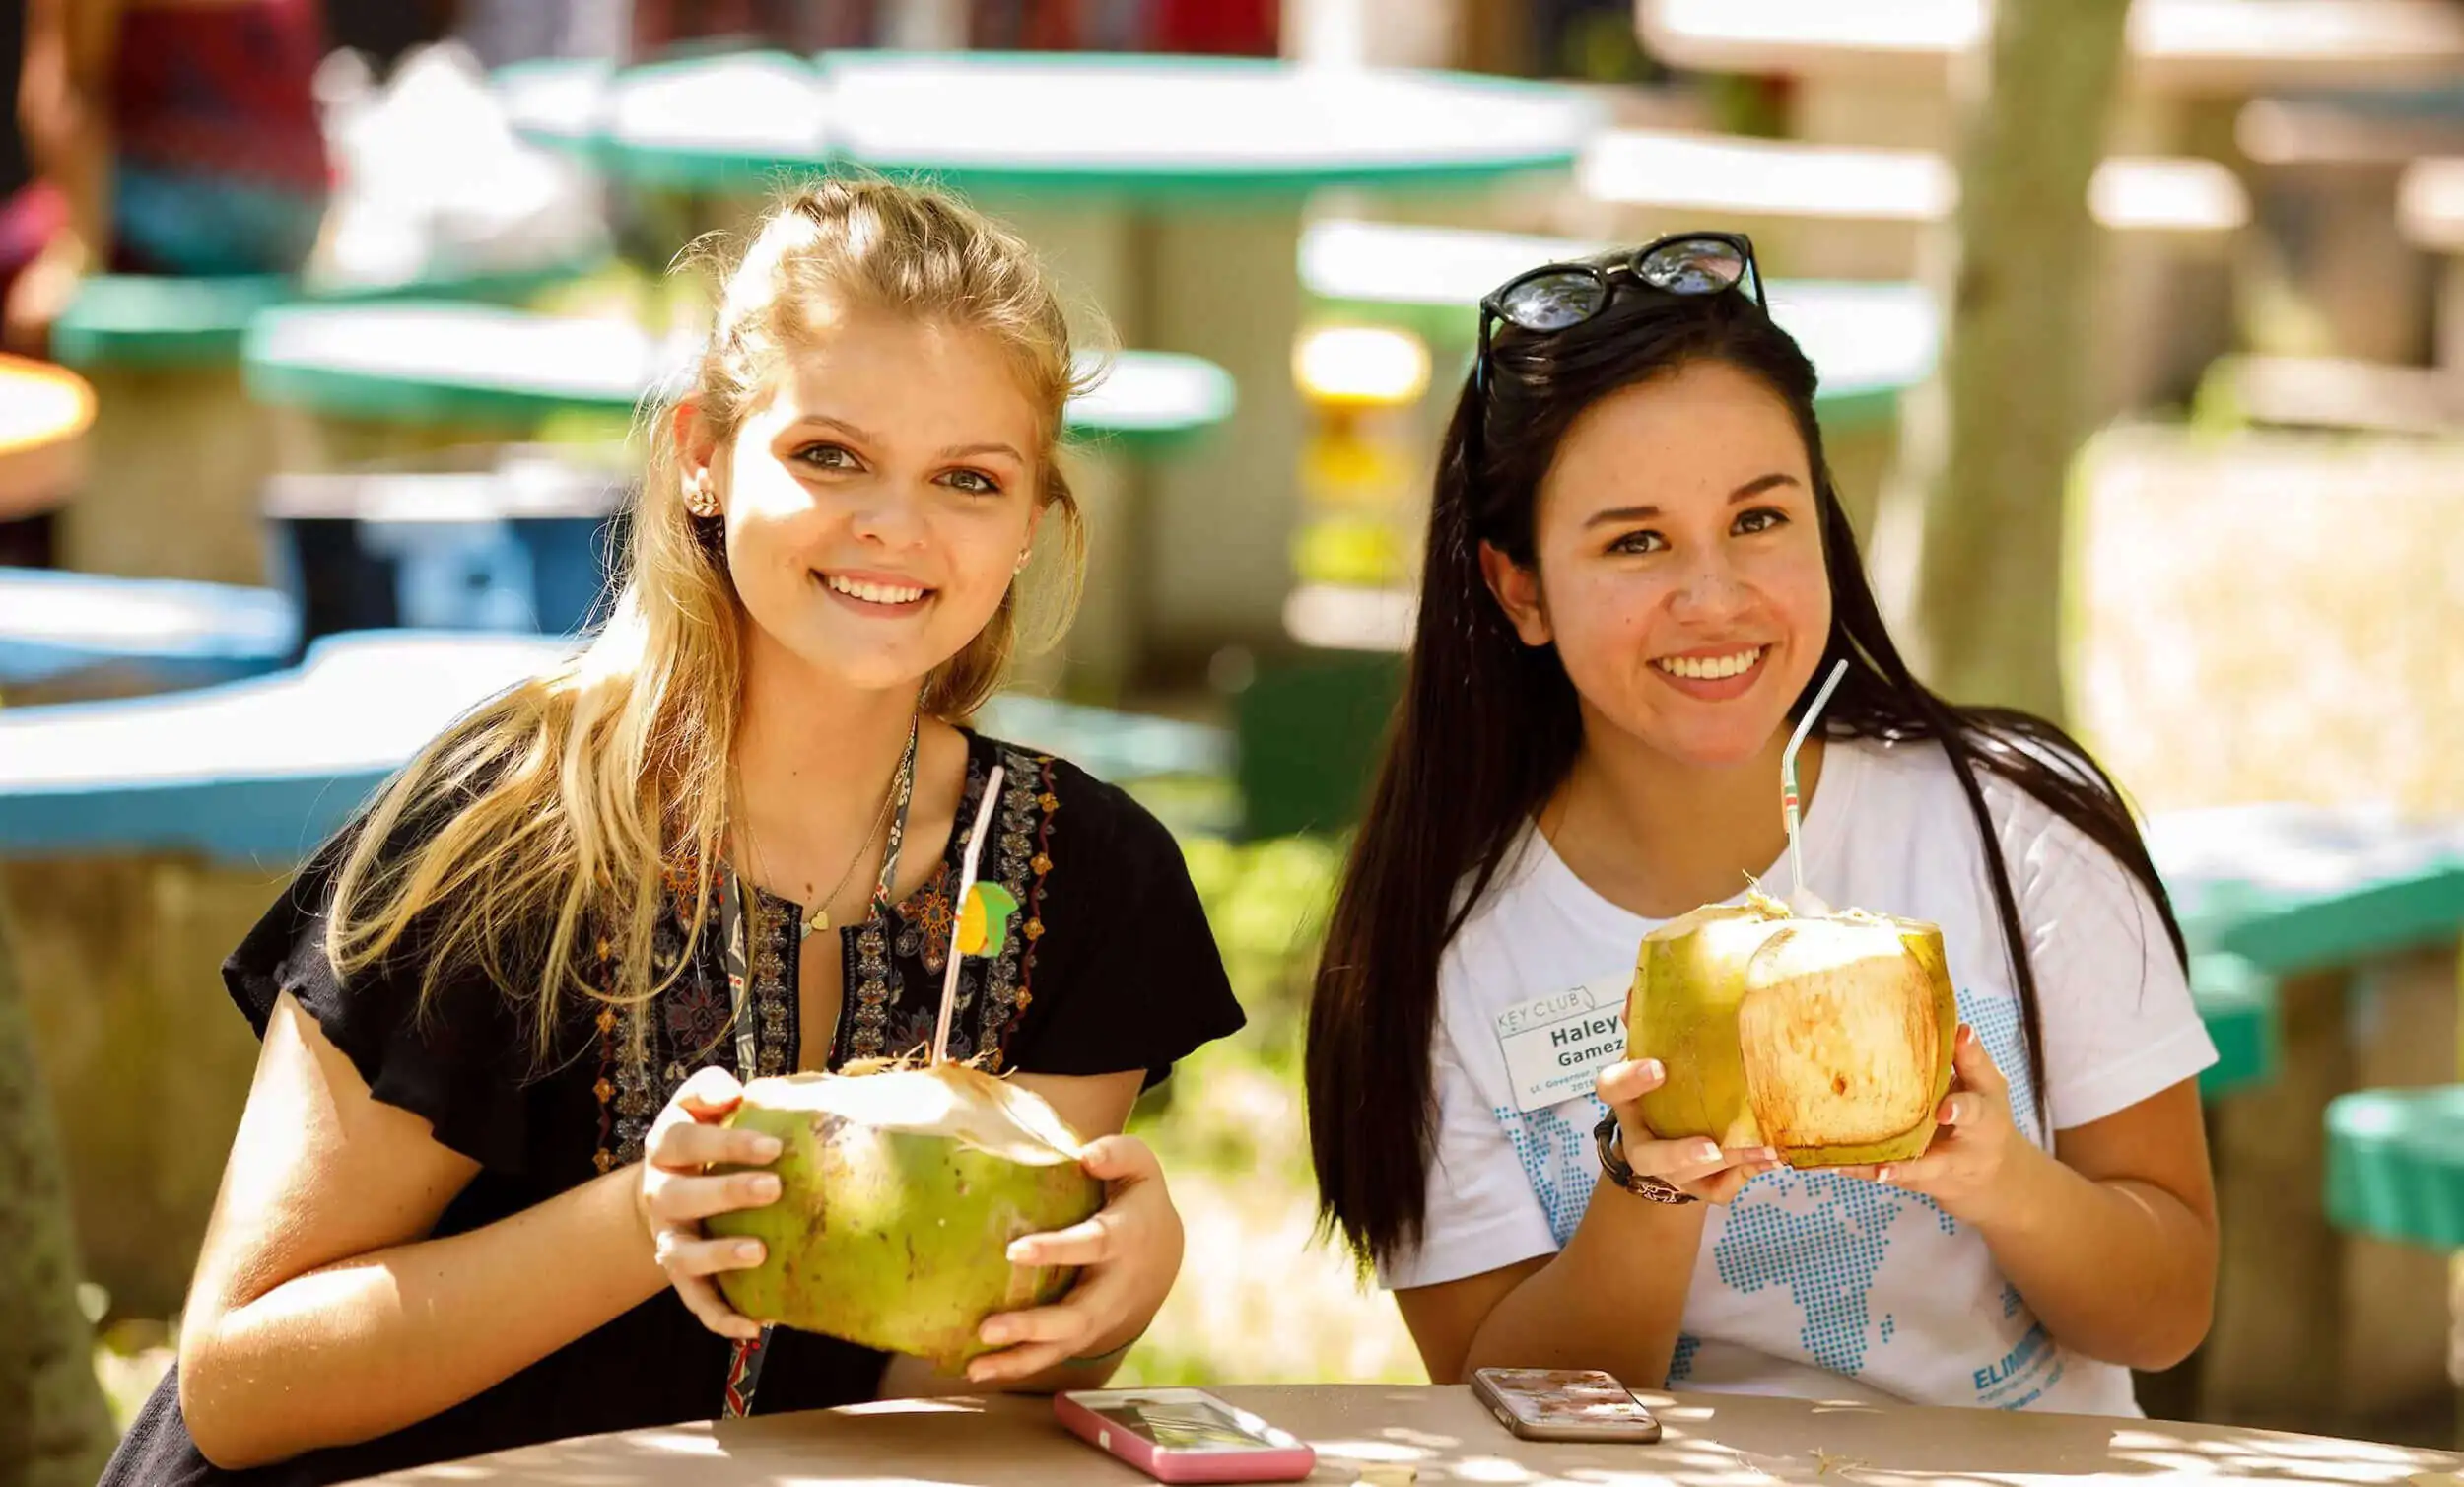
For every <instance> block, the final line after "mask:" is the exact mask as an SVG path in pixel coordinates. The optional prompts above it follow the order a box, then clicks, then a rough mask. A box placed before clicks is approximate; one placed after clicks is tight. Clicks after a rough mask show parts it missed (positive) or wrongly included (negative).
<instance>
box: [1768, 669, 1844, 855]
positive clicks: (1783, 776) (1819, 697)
mask: <svg viewBox="0 0 2464 1487" xmlns="http://www.w3.org/2000/svg"><path fill="white" fill-rule="evenodd" d="M1847 674H1848V662H1847V661H1846V660H1844V659H1843V660H1842V661H1841V662H1840V663H1839V664H1838V665H1836V666H1833V667H1832V668H1831V674H1830V677H1829V679H1828V680H1826V681H1824V682H1823V683H1822V690H1821V691H1819V692H1816V693H1815V694H1814V706H1812V707H1810V708H1808V709H1806V715H1805V716H1804V717H1802V718H1800V719H1798V721H1797V731H1796V732H1795V733H1793V734H1791V735H1789V739H1788V752H1787V753H1785V754H1782V755H1781V756H1780V810H1781V812H1782V814H1783V815H1785V816H1786V817H1787V820H1788V872H1789V876H1790V878H1791V879H1792V880H1793V881H1794V882H1795V884H1796V887H1797V891H1798V892H1799V893H1804V892H1805V891H1806V858H1805V853H1804V852H1803V851H1801V850H1799V849H1798V845H1797V828H1798V826H1799V824H1800V820H1801V814H1802V813H1801V812H1800V811H1799V810H1798V808H1797V804H1798V803H1797V751H1798V750H1799V749H1800V748H1802V747H1804V746H1805V741H1806V735H1807V734H1809V733H1811V732H1813V731H1814V719H1815V718H1817V717H1820V716H1821V715H1822V705H1823V704H1824V703H1827V702H1829V701H1830V700H1831V689H1832V688H1834V687H1837V686H1838V685H1839V679H1840V678H1841V677H1843V676H1846V675H1847Z"/></svg>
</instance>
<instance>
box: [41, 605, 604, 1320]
mask: <svg viewBox="0 0 2464 1487" xmlns="http://www.w3.org/2000/svg"><path fill="white" fill-rule="evenodd" d="M570 643H571V642H563V641H543V640H541V639H539V638H537V637H527V638H525V637H507V636H477V637H473V636H458V635H441V634H415V633H399V634H393V635H369V636H349V637H339V638H335V639H333V640H329V641H325V642H319V643H318V644H316V645H313V646H311V647H310V648H309V650H308V656H307V658H306V660H305V662H304V663H303V664H302V665H301V666H300V667H299V668H298V669H296V670H289V671H283V672H278V673H275V674H272V675H263V676H257V677H252V678H248V679H246V680H242V681H237V682H230V683H226V684H223V685H220V686H210V687H202V688H198V689H196V690H194V691H189V692H182V693H176V694H171V695H168V696H157V697H144V698H130V699H120V700H113V701H105V702H93V703H72V704H62V705H58V706H52V707H34V708H12V709H6V710H0V882H5V884H6V893H5V902H6V903H7V904H8V906H9V907H10V909H11V911H12V912H13V914H14V922H13V923H12V924H11V926H10V935H9V942H10V945H11V948H12V949H13V950H14V951H15V953H16V955H17V956H18V961H19V972H20V976H21V982H20V983H21V984H23V985H25V986H26V987H28V988H29V995H28V998H27V1001H28V1006H29V1009H30V1012H31V1015H32V1018H33V1023H34V1043H35V1052H36V1054H37V1056H38V1058H39V1060H40V1062H41V1064H42V1067H43V1070H44V1073H45V1076H46V1078H45V1084H46V1086H47V1087H48V1088H49V1089H50V1091H51V1098H52V1101H53V1104H54V1107H55V1109H56V1111H57V1112H58V1115H59V1116H60V1119H59V1130H60V1132H61V1140H62V1141H63V1142H64V1143H65V1147H66V1153H67V1158H68V1161H67V1170H68V1172H69V1174H70V1183H69V1189H70V1191H69V1196H70V1203H71V1208H72V1211H73V1212H74V1214H75V1217H76V1225H77V1233H78V1235H79V1241H80V1246H81V1250H82V1256H83V1261H84V1270H85V1274H86V1276H87V1278H89V1279H91V1280H93V1281H94V1282H95V1283H96V1284H98V1285H101V1286H102V1287H103V1289H104V1290H105V1291H107V1292H109V1293H110V1295H111V1297H112V1300H113V1304H114V1306H115V1307H116V1308H118V1309H119V1310H120V1312H121V1313H122V1314H123V1315H131V1316H142V1317H170V1316H173V1315H175V1314H176V1313H177V1311H178V1309H179V1306H180V1303H181V1298H182V1296H183V1295H184V1294H185V1293H186V1291H187V1286H188V1278H189V1271H190V1269H191V1268H192V1266H193V1265H194V1263H195V1257H196V1246H197V1244H198V1242H199V1240H200V1239H201V1238H202V1236H203V1234H204V1232H205V1221H206V1217H207V1215H208V1213H209V1212H210V1211H211V1209H212V1207H213V1202H214V1191H215V1187H216V1184H217V1183H218V1182H219V1180H220V1177H221V1173H222V1169H223V1162H224V1158H225V1156H226V1155H227V1154H228V1150H229V1147H230V1143H231V1135H232V1131H233V1130H234V1128H235V1127H236V1125H237V1122H238V1120H239V1116H240V1108H241V1107H242V1105H244V1104H245V1102H246V1099H247V1092H248V1082H249V1076H250V1071H251V1070H252V1069H253V1068H254V1067H255V1064H256V1053H257V1048H256V1040H255V1039H254V1038H253V1037H251V1036H250V1035H249V1032H248V1027H247V1024H246V1022H245V1021H244V1020H243V1019H241V1018H240V1015H239V1014H238V1013H237V1012H236V1011H234V1010H233V1008H232V1006H231V1001H230V997H229V996H228V995H227V994H226V993H225V991H224V989H223V986H222V984H221V980H220V977H219V975H218V968H219V967H220V966H221V964H222V961H223V958H224V957H225V956H227V955H229V954H230V953H231V950H232V947H234V946H235V945H237V944H239V943H240V938H241V937H242V936H243V935H244V934H245V933H246V932H247V930H248V928H249V926H250V925H252V924H253V923H255V921H256V920H257V918H258V916H259V915H261V914H263V913H264V912H265V910H266V908H267V907H268V906H269V905H271V904H272V903H273V901H274V897H275V895H276V894H278V893H279V892H280V891H281V889H282V885H283V883H284V882H285V881H286V880H287V879H288V877H289V875H290V873H291V871H292V870H293V868H294V867H296V866H297V864H298V863H299V861H300V860H301V859H302V858H303V857H304V856H305V855H306V854H307V852H308V850H309V849H310V848H312V847H313V846H314V845H316V843H317V842H318V841H320V840H321V839H322V838H323V837H325V836H326V835H327V834H328V833H330V832H331V831H333V830H334V828H336V827H337V826H339V825H340V824H341V823H342V822H343V820H344V819H345V818H346V817H347V816H348V815H349V813H350V812H351V811H352V810H353V809H354V808H355V807H356V806H357V805H358V804H359V803H360V802H361V801H362V800H363V799H365V798H366V797H367V796H368V795H369V793H370V792H371V791H372V790H374V789H375V788H376V785H377V783H378V782H379V781H381V780H382V779H383V778H384V777H386V776H387V775H388V774H390V773H391V772H392V771H393V770H395V769H397V768H398V767H400V765H401V764H402V762H403V761H404V760H406V759H408V758H409V757H410V756H411V754H412V752H413V751H415V750H416V749H417V748H418V747H419V746H420V745H421V744H423V743H425V742H426V741H427V740H428V739H429V738H430V737H431V736H433V735H434V734H435V733H436V732H438V731H439V730H440V729H442V728H443V727H444V726H445V723H446V722H447V721H448V720H449V719H451V718H452V717H453V716H454V715H455V714H457V713H459V712H460V711H462V710H464V709H466V708H468V707H470V706H472V705H474V704H476V703H478V702H480V701H481V700H482V699H484V698H486V697H488V696H489V695H490V694H492V693H495V692H497V691H499V690H500V689H502V688H504V687H506V686H509V685H511V684H512V683H513V682H514V681H516V680H518V679H520V678H521V677H524V676H528V675H531V674H533V673H534V672H536V671H537V670H539V669H541V668H542V667H544V666H545V665H547V664H549V663H550V662H551V661H553V659H554V658H555V657H556V656H557V655H559V654H561V653H562V652H563V651H564V650H565V649H566V648H568V647H569V646H570Z"/></svg>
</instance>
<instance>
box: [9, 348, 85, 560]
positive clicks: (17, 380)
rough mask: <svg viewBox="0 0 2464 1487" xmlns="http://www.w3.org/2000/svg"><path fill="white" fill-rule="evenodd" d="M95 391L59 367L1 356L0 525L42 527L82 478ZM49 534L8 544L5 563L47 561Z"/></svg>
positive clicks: (76, 375) (83, 380)
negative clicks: (31, 560)
mask: <svg viewBox="0 0 2464 1487" xmlns="http://www.w3.org/2000/svg"><path fill="white" fill-rule="evenodd" d="M93 426H94V388H93V386H92V385H91V384H89V383H88V382H87V381H86V379H85V378H84V377H81V376H79V375H78V374H77V373H76V372H71V371H69V370H68V369H66V368H64V367H55V366H52V365H50V364H49V363H45V362H36V361H33V360H31V359H29V358H26V357H19V356H7V355H0V523H7V524H9V525H11V526H19V527H22V526H25V525H28V524H34V523H42V522H45V521H46V520H47V519H48V518H49V517H50V515H51V513H52V512H53V511H54V510H56V509H57V508H58V507H59V506H60V505H61V504H62V503H63V502H65V501H67V500H68V499H69V498H70V497H71V496H72V495H74V494H75V493H76V490H77V487H78V485H79V484H80V482H82V481H83V480H84V479H85V474H86V433H87V431H88V430H89V429H91V428H92V427H93ZM50 546H51V544H50V541H49V535H48V533H47V532H46V533H44V535H43V537H42V538H41V539H40V540H38V541H35V542H33V543H31V544H29V543H23V542H17V541H11V542H10V544H9V558H10V559H11V560H12V561H27V560H28V559H30V558H41V557H47V555H48V551H49V548H50Z"/></svg>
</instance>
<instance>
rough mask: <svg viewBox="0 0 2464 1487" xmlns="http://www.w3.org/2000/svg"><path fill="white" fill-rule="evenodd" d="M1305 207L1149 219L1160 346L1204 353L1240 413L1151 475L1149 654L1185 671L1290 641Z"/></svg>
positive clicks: (1299, 435)
mask: <svg viewBox="0 0 2464 1487" xmlns="http://www.w3.org/2000/svg"><path fill="white" fill-rule="evenodd" d="M1300 224H1301V219H1300V211H1299V208H1298V207H1297V206H1292V207H1266V206H1261V207H1257V208H1253V209H1248V210H1237V211H1236V210H1232V209H1224V210H1219V211H1193V212H1189V213H1185V214H1181V215H1176V216H1173V217H1170V218H1167V219H1163V220H1160V221H1158V222H1157V223H1156V224H1155V229H1154V231H1155V255H1154V263H1153V280H1152V285H1153V288H1152V291H1151V294H1150V297H1149V303H1150V304H1152V306H1153V316H1154V318H1153V321H1152V324H1153V327H1154V336H1153V344H1154V345H1155V346H1156V347H1157V348H1158V349H1160V350H1169V351H1186V352H1192V353H1196V354H1198V355H1202V356H1205V357H1208V358H1210V359H1211V360H1213V361H1214V362H1216V363H1218V364H1219V365H1221V366H1222V367H1223V368H1224V369H1225V370H1226V371H1227V372H1230V373H1231V374H1232V378H1233V381H1234V383H1235V385H1236V387H1237V389H1238V391H1237V397H1238V399H1239V402H1238V406H1237V408H1236V410H1235V411H1234V413H1233V416H1232V418H1231V420H1230V422H1229V423H1228V424H1227V426H1226V427H1224V428H1221V429H1218V430H1216V431H1214V433H1213V434H1212V435H1211V436H1209V439H1208V442H1207V445H1206V447H1205V449H1204V450H1203V451H1201V452H1199V453H1198V454H1196V455H1194V456H1192V457H1190V458H1187V459H1183V460H1180V461H1178V462H1176V463H1173V464H1171V465H1167V466H1163V467H1161V468H1158V469H1157V470H1156V471H1155V472H1154V473H1153V476H1152V487H1151V488H1152V490H1153V509H1154V521H1153V527H1152V533H1151V539H1150V541H1149V542H1148V545H1147V547H1146V549H1145V552H1144V555H1143V556H1144V559H1145V562H1146V563H1147V565H1149V567H1150V569H1151V571H1152V573H1153V575H1154V576H1153V578H1152V580H1151V583H1152V589H1151V591H1152V593H1153V595H1154V599H1153V603H1152V606H1151V609H1150V611H1149V613H1150V618H1151V624H1152V627H1153V636H1154V642H1153V643H1154V646H1155V648H1156V650H1157V651H1158V652H1159V653H1160V654H1161V655H1163V656H1167V657H1170V658H1174V659H1176V660H1179V661H1181V662H1183V663H1193V662H1198V661H1202V660H1203V658H1204V657H1205V656H1207V655H1209V654H1211V653H1212V652H1213V651H1214V650H1216V649H1217V648H1219V647H1221V646H1224V645H1227V644H1242V645H1250V646H1264V647H1273V646H1277V645H1279V644H1281V643H1282V642H1283V631H1282V626H1283V600H1284V596H1285V595H1286V594H1288V593H1289V592H1290V591H1291V588H1292V557H1291V545H1292V536H1293V533H1294V531H1295V529H1296V524H1297V522H1298V520H1299V515H1300V492H1299V474H1298V468H1297V467H1298V462H1299V459H1300V456H1301V444H1302V439H1303V435H1304V418H1303V410H1302V406H1301V398H1300V393H1299V389H1298V388H1297V387H1295V386H1294V384H1293V381H1292V345H1293V339H1294V337H1295V336H1296V335H1298V333H1299V330H1300V323H1301V308H1302V297H1301V289H1300V275H1299V272H1298V267H1297V265H1298V258H1299V249H1300Z"/></svg>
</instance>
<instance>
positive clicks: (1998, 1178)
mask: <svg viewBox="0 0 2464 1487" xmlns="http://www.w3.org/2000/svg"><path fill="white" fill-rule="evenodd" d="M1934 1118H1935V1119H1937V1120H1939V1121H1940V1122H1941V1123H1942V1128H1941V1129H1939V1130H1937V1131H1935V1132H1934V1140H1933V1144H1932V1145H1930V1146H1928V1147H1927V1148H1926V1151H1925V1155H1923V1156H1921V1157H1912V1158H1910V1159H1909V1160H1907V1161H1905V1162H1891V1163H1886V1164H1884V1165H1882V1166H1879V1167H1856V1168H1849V1169H1846V1171H1847V1172H1848V1173H1850V1174H1853V1175H1855V1176H1859V1177H1866V1178H1871V1179H1873V1180H1874V1181H1876V1182H1878V1183H1886V1184H1888V1185H1889V1186H1892V1187H1904V1188H1906V1189H1907V1190H1908V1191H1910V1192H1915V1193H1922V1194H1923V1195H1925V1196H1926V1197H1929V1198H1931V1199H1933V1200H1934V1201H1935V1202H1936V1203H1938V1204H1940V1205H1941V1207H1942V1209H1943V1211H1944V1212H1946V1213H1948V1214H1950V1215H1951V1217H1952V1218H1954V1219H1959V1220H1961V1221H1963V1222H1966V1223H1971V1224H1983V1223H1986V1222H1989V1221H1990V1220H1992V1219H1994V1218H1996V1217H1998V1216H2000V1215H2001V1214H2002V1213H2004V1212H2007V1211H2008V1210H2009V1208H2010V1205H2011V1195H2012V1192H2013V1190H2014V1188H2015V1187H2016V1186H2017V1184H2018V1181H2019V1179H2020V1178H2022V1177H2023V1175H2024V1170H2025V1166H2026V1163H2027V1160H2028V1158H2029V1157H2031V1156H2034V1155H2036V1154H2037V1152H2036V1148H2035V1147H2034V1146H2032V1145H2030V1144H2029V1143H2028V1141H2027V1140H2026V1138H2024V1137H2022V1136H2021V1135H2020V1134H2019V1127H2018V1126H2017V1125H2015V1124H2013V1123H2012V1119H2011V1081H2010V1080H2008V1079H2006V1078H2005V1077H2003V1073H2002V1070H2001V1069H2000V1068H1999V1067H1997V1066H1996V1065H1995V1063H1994V1059H1993V1055H1992V1054H1991V1053H1988V1052H1986V1051H1985V1045H1984V1044H1983V1043H1982V1042H1980V1041H1979V1040H1978V1039H1977V1036H1976V1033H1975V1031H1974V1030H1973V1029H1971V1028H1969V1027H1967V1026H1966V1025H1965V1024H1961V1025H1960V1028H1959V1036H1958V1038H1957V1040H1956V1041H1955V1042H1954V1043H1953V1044H1952V1045H1951V1092H1950V1093H1949V1094H1947V1095H1945V1096H1944V1097H1943V1102H1942V1107H1941V1108H1940V1109H1939V1110H1937V1111H1936V1112H1935V1113H1934Z"/></svg>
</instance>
